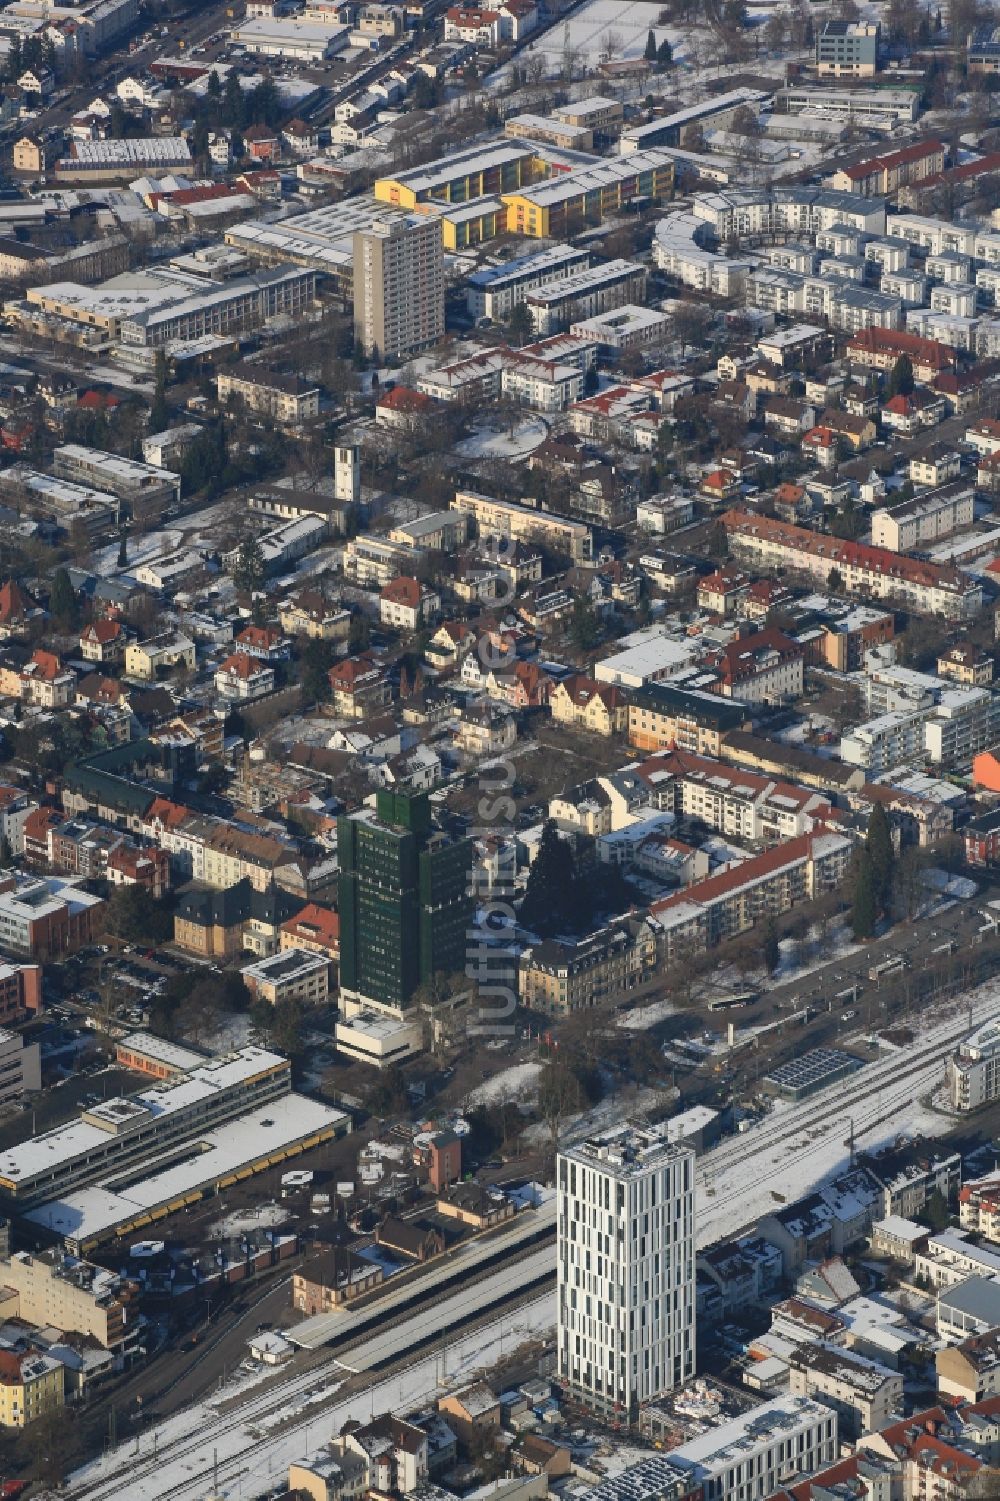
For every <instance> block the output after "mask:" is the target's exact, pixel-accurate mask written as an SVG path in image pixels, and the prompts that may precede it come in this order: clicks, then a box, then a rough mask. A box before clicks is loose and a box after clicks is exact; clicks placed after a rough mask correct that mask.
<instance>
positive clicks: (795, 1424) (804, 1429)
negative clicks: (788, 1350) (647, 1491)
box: [626, 1396, 837, 1501]
mask: <svg viewBox="0 0 1000 1501" xmlns="http://www.w3.org/2000/svg"><path fill="white" fill-rule="evenodd" d="M667 1458H668V1459H669V1460H671V1461H672V1462H673V1463H674V1464H677V1465H679V1466H680V1467H681V1468H682V1469H683V1470H684V1471H686V1473H687V1474H688V1476H689V1478H690V1480H691V1481H692V1482H693V1483H695V1484H698V1485H700V1487H701V1494H702V1497H703V1501H729V1498H731V1497H736V1496H738V1497H739V1498H740V1501H765V1498H766V1497H768V1496H771V1495H773V1494H774V1493H775V1492H776V1491H777V1490H779V1488H780V1487H781V1485H782V1483H783V1482H784V1481H785V1480H786V1479H787V1478H788V1477H789V1476H790V1475H796V1476H799V1475H802V1474H808V1473H809V1472H810V1471H811V1470H818V1469H819V1468H820V1466H821V1465H828V1464H831V1463H832V1462H833V1460H835V1459H836V1458H837V1415H836V1413H835V1412H834V1411H833V1410H832V1409H831V1408H829V1407H827V1406H826V1405H825V1404H824V1403H822V1402H816V1401H814V1400H813V1399H812V1398H810V1397H794V1396H789V1397H778V1398H776V1399H775V1400H774V1401H773V1402H765V1403H763V1404H762V1406H760V1407H755V1408H752V1409H751V1410H750V1411H749V1412H744V1413H741V1414H740V1415H739V1417H735V1418H730V1419H729V1420H728V1422H724V1423H718V1424H713V1425H712V1426H710V1427H709V1428H707V1429H706V1431H705V1432H704V1433H702V1434H700V1435H699V1436H698V1437H697V1438H693V1439H689V1440H688V1442H687V1443H686V1444H682V1445H681V1446H680V1448H678V1449H671V1450H670V1451H669V1452H668V1454H667ZM626 1473H628V1472H627V1471H626Z"/></svg>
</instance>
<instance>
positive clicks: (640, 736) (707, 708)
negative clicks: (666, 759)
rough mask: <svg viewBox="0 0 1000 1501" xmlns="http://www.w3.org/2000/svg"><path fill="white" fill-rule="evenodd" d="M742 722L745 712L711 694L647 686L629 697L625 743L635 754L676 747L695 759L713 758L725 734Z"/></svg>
mask: <svg viewBox="0 0 1000 1501" xmlns="http://www.w3.org/2000/svg"><path fill="white" fill-rule="evenodd" d="M745 721H746V710H745V709H744V708H743V707H742V706H741V705H740V704H738V703H727V702H725V701H724V700H722V699H720V698H719V696H718V695H717V694H714V693H701V692H699V691H697V690H694V689H690V688H675V687H673V686H672V685H671V684H668V683H648V684H647V685H646V686H645V687H643V688H638V689H636V690H635V691H634V692H632V693H631V694H630V695H629V704H628V740H629V744H630V745H634V746H636V747H637V748H638V749H639V750H647V751H658V750H668V749H672V748H673V747H675V746H676V747H677V749H679V750H683V751H689V752H691V753H692V754H694V755H697V756H716V755H718V753H719V747H720V746H721V744H722V739H723V736H724V735H725V734H726V732H727V731H728V730H737V729H739V728H740V727H741V725H743V724H744V723H745Z"/></svg>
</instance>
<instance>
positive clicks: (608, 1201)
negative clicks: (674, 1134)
mask: <svg viewBox="0 0 1000 1501" xmlns="http://www.w3.org/2000/svg"><path fill="white" fill-rule="evenodd" d="M557 1180H558V1193H559V1230H558V1256H559V1356H558V1359H559V1366H558V1369H559V1378H560V1380H561V1381H563V1382H564V1383H565V1384H566V1386H567V1387H568V1388H569V1389H570V1391H571V1392H572V1393H573V1395H575V1396H576V1397H577V1399H578V1400H579V1401H581V1402H583V1403H585V1404H586V1405H587V1406H590V1407H592V1408H594V1409H596V1410H598V1411H600V1412H602V1413H605V1414H614V1413H616V1412H617V1413H621V1414H622V1416H623V1417H626V1418H634V1417H635V1415H636V1413H637V1411H638V1408H639V1405H640V1404H641V1403H643V1402H647V1401H650V1400H651V1399H652V1398H655V1397H657V1396H660V1395H661V1394H662V1393H664V1392H669V1391H671V1390H673V1389H674V1388H675V1387H679V1386H682V1385H683V1384H684V1383H685V1382H686V1381H688V1380H689V1379H690V1378H691V1377H692V1376H693V1375H694V1357H695V1272H694V1258H695V1226H694V1153H693V1152H692V1151H691V1150H690V1148H688V1147H681V1146H674V1145H672V1144H671V1143H670V1142H669V1141H668V1140H667V1136H666V1131H665V1128H663V1127H648V1126H642V1125H637V1124H634V1123H630V1124H626V1125H623V1126H620V1127H618V1128H616V1129H615V1130H612V1131H609V1132H607V1133H606V1134H605V1135H602V1136H597V1137H593V1138H591V1139H589V1140H587V1141H584V1142H580V1143H578V1144H577V1145H575V1146H572V1147H569V1148H567V1149H566V1150H565V1151H563V1152H560V1154H559V1157H558V1164H557Z"/></svg>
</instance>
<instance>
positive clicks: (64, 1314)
mask: <svg viewBox="0 0 1000 1501" xmlns="http://www.w3.org/2000/svg"><path fill="white" fill-rule="evenodd" d="M0 1275H2V1277H3V1280H4V1284H5V1285H6V1286H7V1287H9V1288H11V1289H12V1290H13V1291H14V1292H15V1293H16V1294H17V1310H16V1314H15V1317H17V1318H19V1319H24V1320H25V1321H26V1322H27V1323H29V1324H35V1325H37V1326H39V1327H40V1328H43V1329H44V1328H52V1329H58V1330H60V1331H63V1332H65V1333H78V1334H86V1335H89V1336H90V1338H91V1339H94V1340H96V1341H97V1343H98V1344H99V1345H101V1346H103V1348H104V1349H105V1350H113V1349H118V1348H120V1347H121V1346H122V1345H124V1344H126V1342H127V1341H128V1339H129V1336H130V1334H131V1333H132V1332H133V1331H132V1329H131V1327H130V1321H137V1315H138V1308H137V1307H136V1306H135V1304H136V1303H137V1298H136V1296H135V1294H134V1292H133V1290H132V1289H130V1287H129V1286H128V1284H127V1283H125V1282H123V1280H122V1278H121V1277H120V1276H119V1275H118V1273H117V1272H109V1271H107V1270H106V1269H105V1268H104V1267H102V1266H96V1265H95V1264H94V1263H93V1262H89V1261H82V1260H81V1259H80V1258H79V1257H77V1256H68V1255H66V1254H65V1253H64V1252H62V1251H39V1252H37V1253H35V1252H33V1253H29V1252H27V1251H19V1252H18V1253H17V1254H16V1255H14V1256H11V1257H9V1258H7V1259H4V1260H2V1261H0Z"/></svg>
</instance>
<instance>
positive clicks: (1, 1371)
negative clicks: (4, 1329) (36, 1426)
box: [0, 1350, 66, 1428]
mask: <svg viewBox="0 0 1000 1501" xmlns="http://www.w3.org/2000/svg"><path fill="white" fill-rule="evenodd" d="M65 1382H66V1368H65V1366H64V1365H63V1364H62V1361H59V1360H56V1359H55V1357H54V1356H52V1355H40V1354H39V1353H38V1352H37V1351H36V1350H29V1351H28V1352H27V1353H25V1354H19V1353H18V1352H17V1351H15V1350H0V1428H26V1427H27V1426H28V1425H29V1424H30V1423H34V1422H35V1421H36V1420H37V1419H38V1418H41V1417H44V1415H45V1414H46V1413H47V1412H52V1411H53V1410H54V1409H56V1408H60V1407H62V1406H63V1402H64V1397H65Z"/></svg>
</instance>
